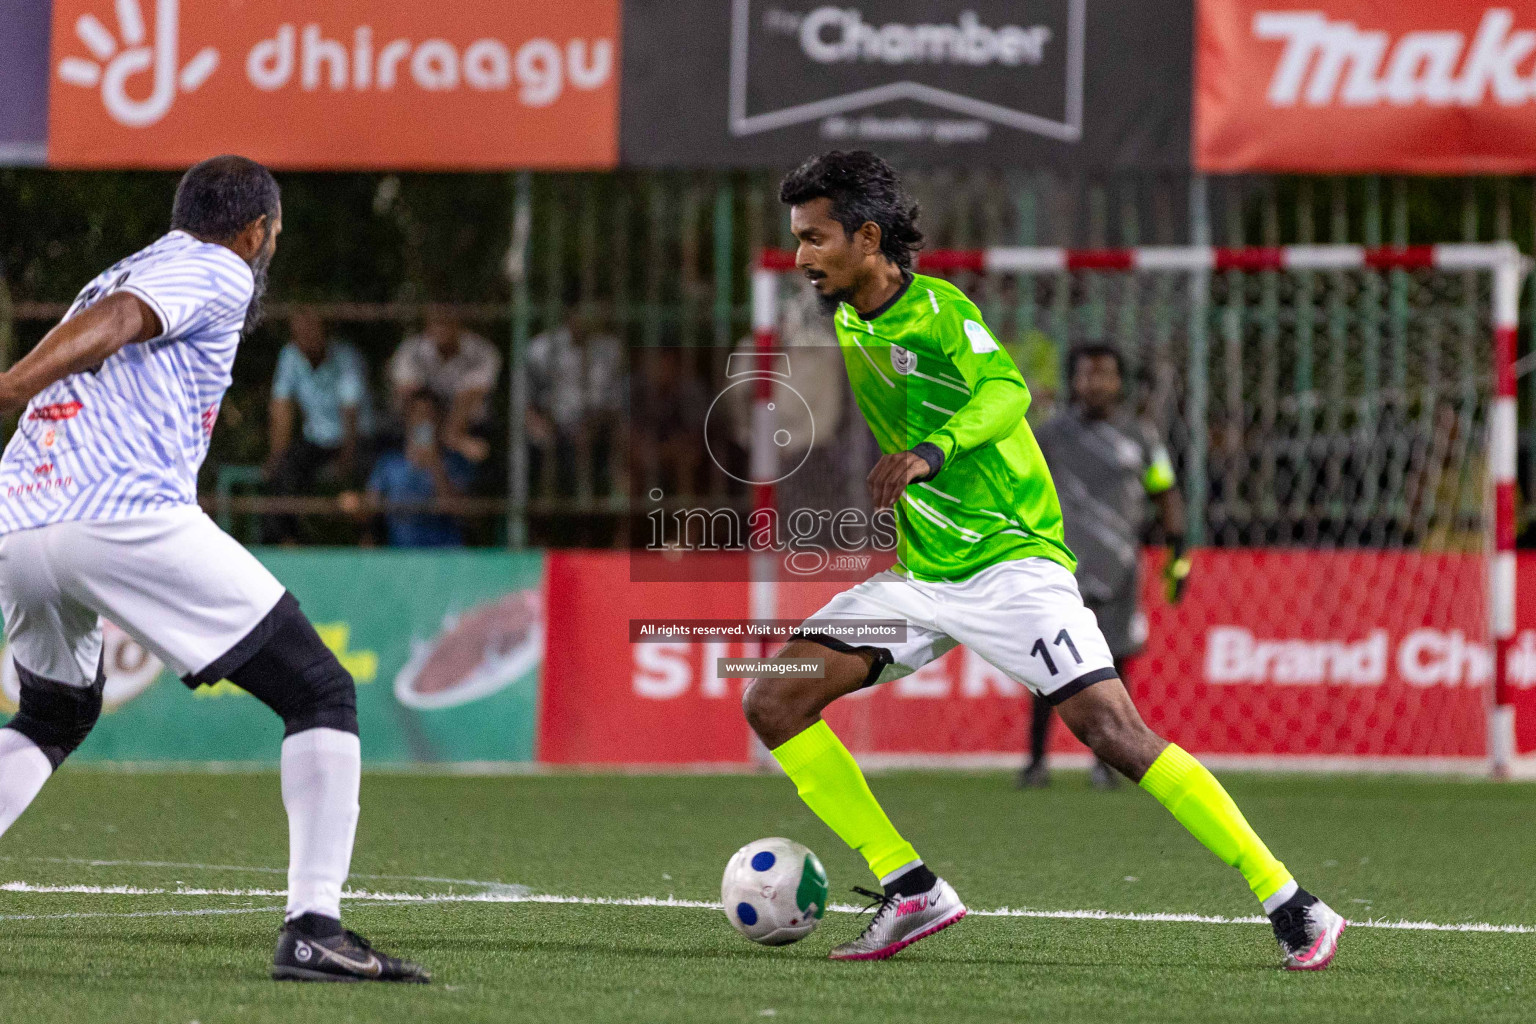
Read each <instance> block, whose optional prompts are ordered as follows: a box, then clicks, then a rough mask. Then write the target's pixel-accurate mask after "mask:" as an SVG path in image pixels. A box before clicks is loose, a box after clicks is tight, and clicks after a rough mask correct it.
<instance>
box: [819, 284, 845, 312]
mask: <svg viewBox="0 0 1536 1024" xmlns="http://www.w3.org/2000/svg"><path fill="white" fill-rule="evenodd" d="M845 302H847V303H850V304H851V303H852V302H853V289H852V288H839V289H837V291H834V292H823V291H820V290H818V291H817V292H816V304H817V305H819V306H820V307H821V311H822V312H823V313H825V314H827V316H831V315H832V314H833V313H836V312H837V307H838V306H841V305H842V304H843V303H845Z"/></svg>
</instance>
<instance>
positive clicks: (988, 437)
mask: <svg viewBox="0 0 1536 1024" xmlns="http://www.w3.org/2000/svg"><path fill="white" fill-rule="evenodd" d="M935 329H936V330H937V332H938V337H939V342H940V344H941V345H942V346H943V348H944V354H945V355H947V356H948V357H949V358H950V361H951V362H952V363H954V365H955V369H957V370H959V371H960V375H961V376H962V377H963V378H965V383H966V385H967V386H968V387H969V388H970V389H971V397H970V398H968V399H966V402H965V404H964V405H962V406H960V408H959V409H958V410H956V412H955V414H954V415H953V416H951V417H950V418H949V419H948V420H947V421H946V422H945V423H944V425H943V426H941V427H939V429H937V430H935V431H934V432H933V433H931V434H929V435H928V436H927V437H926V438H924V439H923V441H922V442H921V444H919V445H918V446H917V447H918V448H921V447H922V445H932V446H933V447H934V448H937V449H938V451H939V454H940V455H941V456H942V458H941V459H940V460H939V466H938V467H935V468H934V472H935V474H937V472H938V469H939V468H942V467H943V466H944V465H946V464H948V463H950V462H953V461H955V460H956V459H959V458H963V457H965V456H966V455H969V454H970V453H971V452H973V451H976V450H977V449H978V448H984V447H986V446H987V445H989V444H992V443H993V442H995V441H1001V440H1002V439H1003V438H1005V437H1007V436H1008V435H1009V434H1011V433H1013V432H1014V431H1015V430H1017V429H1018V427H1019V422H1020V421H1021V420H1023V419H1024V414H1025V413H1027V412H1029V387H1028V386H1027V385H1026V384H1025V383H1024V378H1023V377H1022V376H1021V375H1020V374H1019V368H1018V367H1017V366H1015V365H1014V364H1013V359H1012V358H1011V357H1010V356H1009V355H1008V353H1007V352H1005V351H1003V349H1002V347H1001V346H1000V345H998V343H997V339H996V338H995V337H994V336H993V334H992V332H991V331H990V330H988V328H987V326H986V325H985V324H984V323H982V320H981V313H980V312H979V311H978V310H977V309H976V307H975V306H972V305H970V304H969V303H965V304H950V305H947V306H946V307H945V308H944V310H943V312H942V313H940V314H939V315H938V316H937V317H936V318H935Z"/></svg>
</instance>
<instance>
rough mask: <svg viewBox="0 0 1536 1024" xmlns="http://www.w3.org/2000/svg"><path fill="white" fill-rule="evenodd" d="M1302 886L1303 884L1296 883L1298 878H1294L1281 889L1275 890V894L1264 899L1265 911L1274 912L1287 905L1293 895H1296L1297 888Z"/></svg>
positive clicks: (1267, 912)
mask: <svg viewBox="0 0 1536 1024" xmlns="http://www.w3.org/2000/svg"><path fill="white" fill-rule="evenodd" d="M1300 888H1301V886H1299V885H1297V884H1296V879H1294V878H1293V879H1291V880H1290V881H1289V882H1286V883H1285V884H1284V885H1282V886H1281V887H1280V888H1279V889H1277V890H1275V893H1274V895H1272V896H1270V898H1269V899H1267V900H1265V901H1264V913H1266V914H1273V913H1274V912H1275V911H1277V910H1279V909H1280V908H1281V907H1283V906H1285V905H1286V904H1287V903H1288V902H1290V899H1291V897H1292V896H1295V895H1296V890H1297V889H1300Z"/></svg>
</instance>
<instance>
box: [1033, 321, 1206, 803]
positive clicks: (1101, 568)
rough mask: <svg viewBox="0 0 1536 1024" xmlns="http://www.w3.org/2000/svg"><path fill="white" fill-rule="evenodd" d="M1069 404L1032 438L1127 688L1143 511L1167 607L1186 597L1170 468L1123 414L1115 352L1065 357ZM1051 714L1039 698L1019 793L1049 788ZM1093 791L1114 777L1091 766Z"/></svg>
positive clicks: (1093, 346) (1141, 637)
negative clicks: (1164, 558)
mask: <svg viewBox="0 0 1536 1024" xmlns="http://www.w3.org/2000/svg"><path fill="white" fill-rule="evenodd" d="M1067 363H1068V365H1067V379H1068V386H1069V388H1070V393H1071V401H1070V402H1069V403H1068V406H1067V408H1066V409H1065V410H1064V411H1062V412H1061V413H1059V414H1057V415H1056V416H1054V417H1052V419H1051V420H1050V421H1049V422H1047V423H1046V424H1045V425H1044V426H1042V427H1041V428H1040V429H1039V430H1037V431H1036V435H1035V436H1036V438H1037V440H1038V441H1039V442H1040V450H1041V451H1042V452H1043V453H1044V454H1045V460H1046V463H1047V464H1048V465H1049V466H1050V469H1051V476H1052V478H1053V479H1054V480H1055V481H1056V490H1057V494H1058V495H1059V497H1060V499H1061V508H1062V518H1063V520H1064V521H1065V525H1066V534H1067V545H1068V546H1069V547H1070V548H1071V549H1072V551H1073V552H1074V553H1075V554H1076V555H1077V585H1078V589H1079V590H1081V591H1082V595H1083V602H1084V603H1085V604H1086V605H1087V606H1088V607H1089V608H1090V609H1091V610H1092V611H1093V613H1094V614H1095V615H1096V616H1097V617H1098V620H1099V629H1100V630H1102V631H1103V633H1104V639H1105V640H1106V641H1108V643H1109V649H1110V653H1111V654H1112V655H1114V659H1115V668H1116V670H1117V672H1118V673H1119V676H1120V678H1121V679H1122V680H1125V681H1126V683H1127V686H1129V677H1128V676H1127V675H1126V665H1125V662H1126V660H1127V659H1129V658H1131V657H1133V656H1134V655H1135V654H1137V653H1138V652H1139V651H1140V650H1141V647H1142V645H1143V644H1144V643H1145V642H1146V638H1147V637H1146V634H1147V628H1146V616H1145V614H1143V612H1142V610H1141V596H1140V588H1141V571H1140V568H1141V567H1140V555H1141V543H1142V535H1143V532H1144V530H1145V527H1146V523H1147V519H1148V515H1147V513H1148V512H1149V511H1153V510H1155V511H1156V513H1157V519H1158V522H1159V525H1160V526H1161V527H1162V533H1163V539H1164V541H1165V542H1166V543H1167V544H1168V546H1169V548H1170V552H1169V558H1168V563H1167V565H1166V566H1165V568H1164V571H1163V579H1164V584H1165V587H1166V592H1167V595H1168V600H1169V601H1170V602H1171V603H1177V602H1178V601H1179V600H1180V599H1181V598H1182V597H1183V594H1184V584H1185V582H1186V580H1187V579H1188V577H1189V570H1190V558H1189V555H1188V553H1187V552H1186V551H1185V550H1184V530H1185V517H1184V502H1183V499H1182V498H1181V497H1180V495H1179V491H1178V488H1176V487H1175V486H1174V483H1175V480H1174V473H1173V461H1172V459H1170V458H1169V456H1168V450H1167V448H1165V447H1164V446H1163V443H1162V441H1161V440H1160V439H1159V438H1158V436H1157V432H1156V430H1155V429H1154V428H1153V427H1152V426H1151V425H1150V424H1147V423H1144V422H1141V421H1139V420H1137V419H1136V418H1135V417H1133V416H1132V415H1131V414H1130V413H1129V412H1127V411H1126V410H1125V409H1124V407H1123V404H1122V400H1123V396H1124V383H1125V363H1124V359H1123V357H1122V356H1121V354H1120V351H1119V350H1118V349H1116V348H1115V347H1114V346H1112V345H1108V344H1104V343H1089V344H1084V345H1079V346H1077V347H1075V348H1074V349H1072V352H1071V354H1070V355H1069V356H1068V357H1067ZM1053 717H1054V715H1053V712H1052V709H1051V705H1050V703H1048V702H1047V701H1043V700H1040V699H1039V698H1038V697H1037V698H1036V699H1035V701H1034V713H1033V717H1032V720H1031V722H1030V730H1029V763H1028V764H1027V765H1026V766H1025V767H1024V770H1023V772H1022V773H1021V775H1020V777H1019V783H1020V785H1022V786H1026V787H1036V788H1038V787H1042V786H1046V785H1049V784H1050V773H1049V770H1048V769H1047V767H1046V747H1047V744H1048V741H1049V737H1050V728H1051V719H1052V718H1053ZM1093 783H1094V785H1095V786H1096V787H1099V788H1101V789H1107V788H1112V787H1113V786H1115V785H1117V784H1118V777H1117V776H1116V774H1115V772H1114V770H1113V769H1111V768H1110V767H1109V766H1108V765H1106V764H1104V762H1102V761H1099V760H1097V759H1095V761H1094V764H1093Z"/></svg>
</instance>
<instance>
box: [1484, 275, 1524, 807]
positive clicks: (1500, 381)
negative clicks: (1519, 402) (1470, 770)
mask: <svg viewBox="0 0 1536 1024" xmlns="http://www.w3.org/2000/svg"><path fill="white" fill-rule="evenodd" d="M1510 249H1511V251H1510V253H1509V256H1508V258H1506V259H1505V260H1503V261H1501V262H1500V263H1499V265H1498V266H1497V267H1495V268H1494V271H1493V353H1494V378H1495V381H1494V383H1495V387H1494V396H1493V415H1492V417H1491V418H1490V423H1489V434H1490V437H1489V451H1490V454H1491V456H1492V458H1491V462H1492V465H1491V467H1490V468H1491V470H1492V476H1493V557H1492V561H1491V566H1492V571H1491V572H1490V574H1489V575H1490V577H1491V579H1490V584H1491V592H1490V594H1489V597H1490V599H1491V602H1492V605H1491V607H1492V613H1493V614H1492V620H1493V621H1492V626H1493V629H1492V632H1493V645H1494V659H1493V707H1492V708H1491V709H1490V710H1489V713H1488V755H1489V760H1490V762H1491V766H1492V769H1493V774H1494V775H1495V776H1499V777H1503V776H1507V775H1508V774H1509V772H1510V767H1511V765H1512V764H1513V763H1514V759H1515V708H1514V703H1513V701H1512V700H1511V693H1510V687H1509V652H1510V648H1511V647H1512V646H1513V645H1514V639H1515V449H1516V440H1517V433H1516V430H1517V428H1516V416H1515V330H1516V327H1517V325H1518V319H1519V309H1520V278H1521V276H1522V272H1523V270H1524V266H1523V263H1522V260H1521V257H1520V254H1519V253H1518V252H1516V251H1514V248H1513V246H1511V247H1510Z"/></svg>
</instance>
